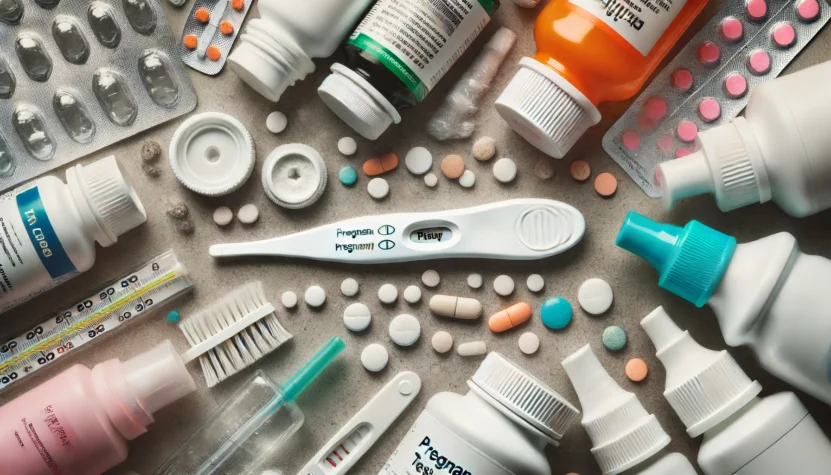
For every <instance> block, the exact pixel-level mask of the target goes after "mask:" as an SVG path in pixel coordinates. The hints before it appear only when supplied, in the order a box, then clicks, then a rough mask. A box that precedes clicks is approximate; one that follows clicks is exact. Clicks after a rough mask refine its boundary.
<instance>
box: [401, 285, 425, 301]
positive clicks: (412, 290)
mask: <svg viewBox="0 0 831 475" xmlns="http://www.w3.org/2000/svg"><path fill="white" fill-rule="evenodd" d="M404 300H406V301H407V302H408V303H418V302H419V301H421V289H419V288H418V287H417V286H415V285H411V286H409V287H407V288H406V289H404Z"/></svg>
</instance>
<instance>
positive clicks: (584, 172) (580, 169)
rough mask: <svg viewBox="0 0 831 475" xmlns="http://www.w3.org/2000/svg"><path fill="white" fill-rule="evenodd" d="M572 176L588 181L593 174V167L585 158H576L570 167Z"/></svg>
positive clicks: (578, 179)
mask: <svg viewBox="0 0 831 475" xmlns="http://www.w3.org/2000/svg"><path fill="white" fill-rule="evenodd" d="M569 171H570V172H571V177H572V178H574V179H575V180H577V181H586V180H588V179H589V177H590V176H592V167H591V165H589V162H587V161H585V160H575V161H573V162H571V166H570V167H569Z"/></svg>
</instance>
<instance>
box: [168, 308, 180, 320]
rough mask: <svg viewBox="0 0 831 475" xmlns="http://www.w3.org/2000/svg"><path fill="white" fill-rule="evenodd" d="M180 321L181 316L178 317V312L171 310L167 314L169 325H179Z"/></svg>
mask: <svg viewBox="0 0 831 475" xmlns="http://www.w3.org/2000/svg"><path fill="white" fill-rule="evenodd" d="M181 319H182V316H181V315H179V312H177V311H176V310H171V311H170V312H168V313H167V321H168V322H170V323H179V320H181Z"/></svg>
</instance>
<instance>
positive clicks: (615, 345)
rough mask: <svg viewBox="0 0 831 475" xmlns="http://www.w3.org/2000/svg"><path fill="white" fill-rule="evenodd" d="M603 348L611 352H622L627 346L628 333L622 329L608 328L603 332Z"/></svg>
mask: <svg viewBox="0 0 831 475" xmlns="http://www.w3.org/2000/svg"><path fill="white" fill-rule="evenodd" d="M603 346H605V347H606V349H607V350H609V351H618V350H622V349H623V347H624V346H626V332H625V331H623V328H620V327H608V328H606V329H605V330H603Z"/></svg>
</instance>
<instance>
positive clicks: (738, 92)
mask: <svg viewBox="0 0 831 475" xmlns="http://www.w3.org/2000/svg"><path fill="white" fill-rule="evenodd" d="M724 91H725V92H726V93H727V96H729V97H731V98H733V99H738V98H739V97H742V96H744V95H745V94H746V93H747V79H745V78H744V76H742V75H741V74H739V73H732V74H730V75H728V76H727V78H726V79H725V80H724Z"/></svg>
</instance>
